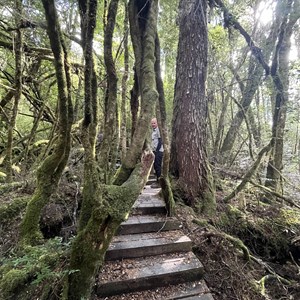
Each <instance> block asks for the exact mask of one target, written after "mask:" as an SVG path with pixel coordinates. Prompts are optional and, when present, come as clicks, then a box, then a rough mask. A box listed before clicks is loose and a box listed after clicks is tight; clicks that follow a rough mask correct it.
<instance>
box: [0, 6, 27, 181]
mask: <svg viewBox="0 0 300 300" xmlns="http://www.w3.org/2000/svg"><path fill="white" fill-rule="evenodd" d="M15 6H16V13H15V15H16V17H15V23H16V28H17V29H16V35H15V39H14V51H15V67H16V69H15V93H14V99H15V101H14V105H13V109H12V114H11V118H10V120H9V121H8V130H7V144H6V155H5V159H4V166H5V170H6V182H7V183H11V182H12V180H13V170H12V148H13V133H14V129H15V126H16V120H17V115H18V107H19V102H20V100H21V96H22V77H23V76H22V71H23V70H22V65H23V64H22V55H23V54H22V53H23V50H22V48H23V37H22V32H21V24H22V11H23V9H22V6H23V4H22V0H15Z"/></svg>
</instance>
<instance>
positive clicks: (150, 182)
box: [146, 177, 157, 185]
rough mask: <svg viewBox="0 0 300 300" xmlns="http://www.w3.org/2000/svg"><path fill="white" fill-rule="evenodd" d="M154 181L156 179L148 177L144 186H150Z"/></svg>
mask: <svg viewBox="0 0 300 300" xmlns="http://www.w3.org/2000/svg"><path fill="white" fill-rule="evenodd" d="M156 181H157V179H156V177H149V178H148V180H147V182H146V185H151V184H152V183H154V182H156Z"/></svg>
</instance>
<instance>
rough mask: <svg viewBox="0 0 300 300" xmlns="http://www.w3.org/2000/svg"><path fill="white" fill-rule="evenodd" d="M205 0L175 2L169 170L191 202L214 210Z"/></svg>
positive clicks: (203, 209)
mask: <svg viewBox="0 0 300 300" xmlns="http://www.w3.org/2000/svg"><path fill="white" fill-rule="evenodd" d="M206 10H207V7H206V2H205V1H201V0H191V1H184V0H181V1H180V4H179V30H180V32H179V44H178V53H177V64H176V67H177V69H176V84H175V99H174V114H173V128H172V144H171V162H170V171H171V173H172V174H173V175H174V176H175V177H177V178H178V184H179V187H180V188H181V189H182V190H183V191H184V192H185V195H186V198H187V200H188V202H189V203H190V204H191V205H197V206H198V208H200V210H201V211H203V212H205V213H208V214H209V213H212V212H214V210H215V195H214V187H213V178H212V174H211V170H210V167H209V164H208V159H207V154H206V142H207V141H206V124H207V122H206V117H207V101H206V98H205V82H206V75H207V43H208V41H207V20H206Z"/></svg>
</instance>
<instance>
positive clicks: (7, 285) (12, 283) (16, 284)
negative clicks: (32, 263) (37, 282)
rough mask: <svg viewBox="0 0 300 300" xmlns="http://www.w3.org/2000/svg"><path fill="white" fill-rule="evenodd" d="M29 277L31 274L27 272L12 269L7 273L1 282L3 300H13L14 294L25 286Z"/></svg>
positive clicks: (0, 288) (0, 289)
mask: <svg viewBox="0 0 300 300" xmlns="http://www.w3.org/2000/svg"><path fill="white" fill-rule="evenodd" d="M28 277H29V274H28V272H27V271H26V270H18V269H12V270H10V271H9V272H7V273H6V274H5V275H4V276H3V278H2V280H1V282H0V291H1V292H2V293H1V294H2V295H3V299H13V296H14V293H15V292H16V291H17V289H19V288H21V287H23V286H24V285H25V283H26V282H27V281H28Z"/></svg>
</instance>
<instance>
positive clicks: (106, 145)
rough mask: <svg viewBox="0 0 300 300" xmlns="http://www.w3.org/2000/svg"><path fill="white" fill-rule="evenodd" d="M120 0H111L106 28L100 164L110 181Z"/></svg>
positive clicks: (115, 132)
mask: <svg viewBox="0 0 300 300" xmlns="http://www.w3.org/2000/svg"><path fill="white" fill-rule="evenodd" d="M118 3H119V0H111V1H110V4H109V7H108V14H107V23H106V26H105V30H104V62H105V68H106V73H107V92H106V95H107V101H105V102H106V103H105V104H106V105H105V124H104V132H103V141H102V143H101V145H100V155H99V166H100V169H101V171H102V172H103V176H104V177H103V178H102V180H103V182H105V183H109V182H110V178H109V174H110V171H111V168H113V169H114V168H115V161H113V156H114V153H115V152H116V151H117V147H118V143H117V137H118V126H116V124H117V121H118V118H117V87H118V86H117V83H118V77H117V73H116V67H115V63H114V59H113V54H112V42H113V32H114V28H115V23H116V15H117V10H118Z"/></svg>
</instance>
